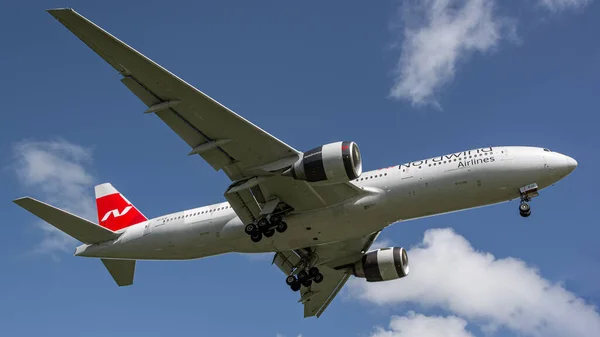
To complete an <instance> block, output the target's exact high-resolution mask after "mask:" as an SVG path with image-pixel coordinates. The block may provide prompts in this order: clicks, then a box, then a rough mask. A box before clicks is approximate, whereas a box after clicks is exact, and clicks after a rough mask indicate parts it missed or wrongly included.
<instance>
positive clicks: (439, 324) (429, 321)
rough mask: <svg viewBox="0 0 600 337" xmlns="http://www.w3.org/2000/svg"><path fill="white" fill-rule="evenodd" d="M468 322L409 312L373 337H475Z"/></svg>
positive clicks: (454, 317)
mask: <svg viewBox="0 0 600 337" xmlns="http://www.w3.org/2000/svg"><path fill="white" fill-rule="evenodd" d="M466 326H467V322H466V321H465V320H464V319H462V318H458V317H456V316H448V317H441V316H423V315H420V314H415V313H413V312H409V313H408V314H407V315H406V316H402V317H398V316H394V317H392V319H391V321H390V326H389V329H384V328H377V329H376V330H375V332H373V333H372V334H371V337H473V334H471V333H470V332H469V331H467V330H466Z"/></svg>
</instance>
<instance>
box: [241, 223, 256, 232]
mask: <svg viewBox="0 0 600 337" xmlns="http://www.w3.org/2000/svg"><path fill="white" fill-rule="evenodd" d="M257 229H258V227H256V225H255V224H253V223H249V224H247V225H246V227H245V228H244V232H246V234H248V235H251V234H252V233H254V232H256V230H257Z"/></svg>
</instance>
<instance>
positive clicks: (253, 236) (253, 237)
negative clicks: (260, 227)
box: [250, 232, 262, 242]
mask: <svg viewBox="0 0 600 337" xmlns="http://www.w3.org/2000/svg"><path fill="white" fill-rule="evenodd" d="M261 239H262V233H260V232H258V233H252V234H251V235H250V240H252V242H259V241H260V240H261Z"/></svg>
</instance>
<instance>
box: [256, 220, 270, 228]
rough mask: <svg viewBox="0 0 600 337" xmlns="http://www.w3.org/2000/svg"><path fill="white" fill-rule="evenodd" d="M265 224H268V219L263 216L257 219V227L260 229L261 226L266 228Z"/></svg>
mask: <svg viewBox="0 0 600 337" xmlns="http://www.w3.org/2000/svg"><path fill="white" fill-rule="evenodd" d="M267 226H269V221H268V220H267V219H265V218H262V219H260V220H258V228H260V229H262V228H266V227H267Z"/></svg>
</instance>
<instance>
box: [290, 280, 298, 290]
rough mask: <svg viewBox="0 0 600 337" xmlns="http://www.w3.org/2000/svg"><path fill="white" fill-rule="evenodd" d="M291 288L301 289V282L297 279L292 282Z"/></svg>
mask: <svg viewBox="0 0 600 337" xmlns="http://www.w3.org/2000/svg"><path fill="white" fill-rule="evenodd" d="M290 288H292V291H298V290H300V282H298V281H296V282H294V283H292V284H290Z"/></svg>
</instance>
